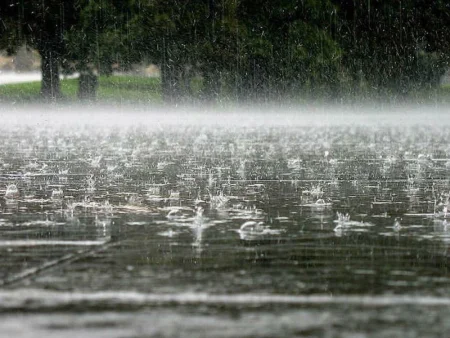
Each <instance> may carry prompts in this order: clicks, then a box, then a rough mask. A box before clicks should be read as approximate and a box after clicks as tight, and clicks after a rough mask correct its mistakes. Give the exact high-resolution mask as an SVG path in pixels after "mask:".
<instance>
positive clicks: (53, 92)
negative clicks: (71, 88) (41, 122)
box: [39, 49, 61, 100]
mask: <svg viewBox="0 0 450 338" xmlns="http://www.w3.org/2000/svg"><path fill="white" fill-rule="evenodd" d="M39 54H40V55H41V71H42V83H41V95H42V96H43V97H44V98H46V99H49V100H56V99H58V98H60V97H61V89H60V85H59V54H58V53H57V52H55V51H52V50H51V49H44V50H41V51H39Z"/></svg>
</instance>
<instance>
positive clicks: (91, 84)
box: [78, 72, 98, 101]
mask: <svg viewBox="0 0 450 338" xmlns="http://www.w3.org/2000/svg"><path fill="white" fill-rule="evenodd" d="M97 87H98V80H97V76H95V74H92V73H91V72H88V73H81V74H80V78H79V79H78V98H79V99H80V100H83V101H95V98H96V93H97Z"/></svg>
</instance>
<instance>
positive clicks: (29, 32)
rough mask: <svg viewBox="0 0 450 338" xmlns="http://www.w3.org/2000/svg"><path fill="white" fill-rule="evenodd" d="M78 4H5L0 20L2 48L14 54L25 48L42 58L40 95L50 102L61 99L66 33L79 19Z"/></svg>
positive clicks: (50, 0)
mask: <svg viewBox="0 0 450 338" xmlns="http://www.w3.org/2000/svg"><path fill="white" fill-rule="evenodd" d="M79 11H80V5H79V1H77V0H68V1H67V0H65V1H63V0H42V1H32V0H3V1H1V3H0V18H1V20H2V25H3V27H2V29H3V32H2V33H3V34H2V38H1V46H0V47H1V48H3V49H7V50H8V52H9V53H13V52H14V51H15V50H16V49H17V47H18V46H20V45H22V44H26V45H28V46H30V47H32V48H35V49H36V50H37V51H38V52H39V54H40V56H41V71H42V84H41V94H42V95H43V97H45V98H47V99H57V98H59V97H60V96H61V92H60V85H59V67H60V63H61V62H62V61H63V58H64V54H65V52H66V45H65V39H64V36H65V32H66V31H67V30H68V29H70V28H71V27H73V25H74V24H75V23H76V21H77V20H78V18H79Z"/></svg>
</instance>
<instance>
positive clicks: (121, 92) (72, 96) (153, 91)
mask: <svg viewBox="0 0 450 338" xmlns="http://www.w3.org/2000/svg"><path fill="white" fill-rule="evenodd" d="M40 88H41V84H40V82H26V83H17V84H7V85H0V102H2V103H15V102H23V103H33V102H40V101H42V98H41V96H40V94H39V92H40ZM160 88H161V82H160V79H159V78H149V77H141V76H118V75H116V76H101V77H100V78H99V85H98V89H97V101H98V102H100V103H101V102H105V103H127V102H130V103H149V102H152V103H160V102H161V101H162V98H161V89H160ZM61 92H62V95H63V99H62V101H63V102H76V101H77V100H78V98H77V92H78V79H63V80H61Z"/></svg>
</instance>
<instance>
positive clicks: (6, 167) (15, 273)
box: [0, 124, 450, 336]
mask: <svg viewBox="0 0 450 338" xmlns="http://www.w3.org/2000/svg"><path fill="white" fill-rule="evenodd" d="M449 136H450V135H449V129H448V128H446V127H440V126H435V127H430V126H427V127H420V126H415V125H407V126H397V125H395V124H394V125H386V126H380V125H374V126H369V125H365V126H363V125H361V126H351V125H340V126H338V125H335V126H331V125H323V126H319V125H316V126H307V127H306V126H295V125H293V126H289V127H286V126H283V127H277V126H264V125H259V126H242V127H234V126H233V127H227V126H215V127H206V126H202V125H195V124H193V125H179V126H175V125H172V126H170V127H168V126H166V127H163V126H158V127H154V126H151V127H150V126H144V125H141V126H133V125H130V126H127V127H123V128H120V127H108V128H107V127H103V128H99V127H98V126H97V127H93V126H81V125H77V126H68V125H66V126H64V125H58V126H54V127H53V128H48V126H40V125H34V126H13V125H8V126H7V127H2V131H1V133H0V190H1V191H0V195H1V196H2V199H1V206H0V207H1V209H0V236H1V238H0V255H1V258H2V263H1V264H0V280H1V281H2V284H4V285H8V288H18V289H19V290H21V289H22V288H23V287H32V288H37V289H52V290H58V291H59V292H62V291H73V292H75V291H76V292H90V293H93V294H94V295H95V294H96V292H99V291H102V292H103V291H112V292H114V291H119V290H126V291H130V290H132V291H136V292H140V293H142V294H144V295H156V296H157V297H160V296H161V297H162V296H163V295H166V296H167V297H170V295H177V294H184V293H191V294H192V295H197V296H196V297H200V294H209V295H216V296H217V297H223V299H225V300H226V299H229V300H230V302H232V299H233V298H232V297H231V296H230V298H227V295H232V294H242V295H247V296H249V295H250V296H251V295H265V297H269V298H268V299H269V301H268V302H267V303H270V302H271V301H270V299H272V298H270V297H275V298H273V299H276V297H278V296H282V297H287V298H286V299H296V298H295V297H299V296H314V295H317V296H320V295H322V296H323V295H326V296H327V297H330V296H333V297H336V296H340V297H344V298H337V299H345V297H347V296H350V295H351V296H352V297H358V295H362V296H364V295H365V296H367V295H371V296H372V297H375V298H373V299H380V298H376V297H384V298H382V299H397V298H395V297H393V296H392V295H397V296H408V297H414V296H415V295H421V296H422V297H425V296H429V297H435V298H433V299H438V298H437V297H441V296H445V297H447V296H448V294H449V291H450V290H449V281H450V279H449V277H448V250H449V245H450V225H449V224H450V223H449V222H450V220H449V218H450V215H449V214H448V207H449V198H450V181H449V180H450V147H449V145H448V140H449V139H450V138H449ZM156 296H155V297H156ZM250 296H249V297H250ZM294 296H295V297H294ZM289 297H292V298H289ZM389 297H393V298H389ZM161 299H162V298H161ZM213 299H214V298H213ZM217 299H219V298H217ZM221 299H222V298H221ZM273 299H272V300H273ZM335 299H336V298H335ZM445 299H447V298H445ZM180 302H181V303H183V302H182V301H180ZM199 302H200V303H201V301H199ZM330 302H331V301H330ZM155 303H158V301H155ZM163 303H165V305H168V304H167V303H170V301H168V302H163ZM264 304H265V303H264ZM264 304H262V305H264ZM295 304H297V303H295ZM66 305H67V303H66ZM72 305H73V306H74V308H76V307H77V306H79V305H77V304H75V303H74V304H72ZM122 305H123V304H122ZM150 305H151V304H150ZM260 305H261V304H260ZM322 305H323V304H322ZM350 305H351V304H350V303H345V306H347V307H348V306H350ZM385 305H386V304H385ZM387 305H388V306H391V305H393V304H387ZM414 305H415V306H419V304H417V303H415V304H414ZM59 306H60V305H58V306H57V308H59ZM98 306H99V308H101V306H102V305H101V304H100V303H99V304H98ZM230 306H231V305H230ZM340 306H344V305H342V304H340ZM425 306H428V305H427V304H425ZM25 307H26V305H25ZM67 307H68V308H70V304H69V305H67ZM105 309H106V308H105ZM353 310H354V311H355V312H354V313H353V312H352V315H354V316H356V313H357V312H358V309H357V308H356V309H355V308H354V309H353ZM416 310H417V309H416ZM3 311H6V310H5V309H4V310H3ZM167 311H169V310H167ZM329 311H330V313H332V314H330V316H331V317H333V318H334V319H336V318H337V317H336V313H334V312H333V311H334V310H332V309H329ZM417 311H419V310H417ZM169 312H170V311H169ZM263 312H264V311H263ZM312 312H314V311H312ZM312 312H309V313H310V314H311V313H312ZM350 312H351V311H350ZM367 312H370V311H368V310H367V311H366V313H367ZM265 313H266V315H267V316H270V313H271V312H270V311H269V312H265ZM286 313H287V312H286ZM171 316H182V314H180V313H177V314H173V313H172V314H171ZM287 316H288V317H289V315H288V314H287ZM436 316H438V315H437V314H436ZM396 318H400V319H401V320H404V321H406V322H407V321H408V320H410V317H409V316H408V315H406V314H405V316H403V317H402V316H401V315H397V317H396ZM291 324H292V323H291ZM292 325H293V324H292ZM405 325H406V324H405ZM419 331H420V330H418V331H417V332H419ZM320 332H322V331H320ZM421 332H423V331H421ZM251 334H253V335H255V334H256V335H258V333H255V332H253V331H252V333H251ZM289 334H292V333H289ZM340 334H343V333H342V332H341V333H340ZM313 335H314V334H313ZM244 336H245V335H244Z"/></svg>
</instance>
